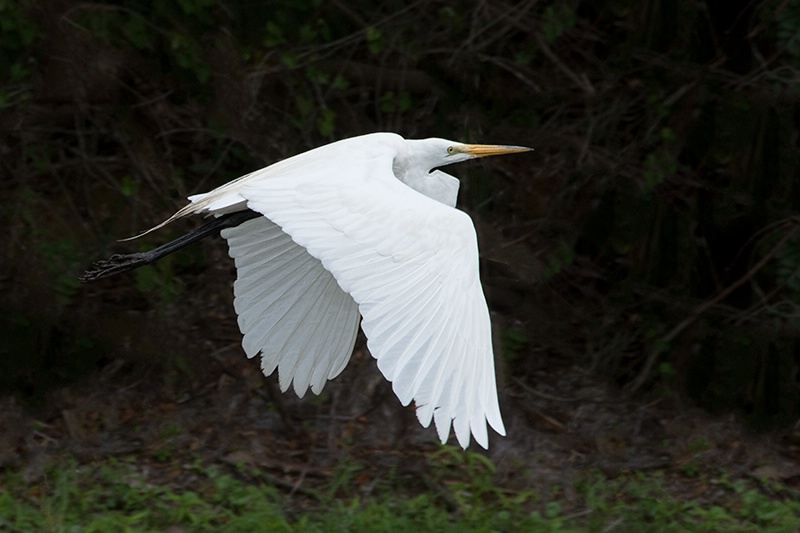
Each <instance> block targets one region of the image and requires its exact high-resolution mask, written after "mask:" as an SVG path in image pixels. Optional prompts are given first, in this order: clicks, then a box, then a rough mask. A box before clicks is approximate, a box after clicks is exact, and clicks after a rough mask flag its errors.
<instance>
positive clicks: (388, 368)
mask: <svg viewBox="0 0 800 533" xmlns="http://www.w3.org/2000/svg"><path fill="white" fill-rule="evenodd" d="M306 155H308V154H306ZM322 155H324V156H325V157H319V158H313V159H311V158H309V159H308V160H306V161H304V162H303V164H302V165H295V166H289V167H284V168H283V169H282V171H281V172H274V171H273V172H270V173H269V174H267V175H264V176H263V179H260V176H259V175H258V172H256V173H254V174H253V175H251V176H248V179H247V180H246V181H245V182H242V183H241V184H240V186H239V187H237V194H238V195H239V196H240V197H242V198H244V199H245V200H246V201H247V205H248V207H249V208H250V209H253V210H255V211H258V212H260V213H263V214H264V215H265V216H266V217H268V218H269V219H271V220H272V221H274V222H275V223H276V224H277V225H278V226H280V227H281V228H282V229H283V231H285V232H286V233H288V234H289V235H291V237H292V239H293V240H294V241H295V242H296V243H298V244H300V245H301V246H303V247H304V248H305V249H306V250H308V253H309V254H310V255H311V256H313V257H315V258H317V259H319V260H320V261H321V262H322V265H324V267H325V269H327V270H328V271H329V272H331V273H332V274H333V276H334V277H335V278H336V281H337V282H338V284H339V286H340V287H341V288H342V289H343V290H344V291H345V292H347V293H348V294H349V295H350V296H352V298H353V299H354V300H355V301H356V302H357V303H358V307H359V310H360V312H361V315H362V316H363V322H362V327H363V329H364V332H365V333H366V335H367V338H368V346H369V349H370V352H371V353H372V355H373V356H374V357H375V358H376V359H377V360H378V368H379V369H380V370H381V372H382V373H383V375H384V376H385V377H386V378H387V379H388V380H389V381H391V382H392V384H393V389H394V391H395V393H396V394H397V396H398V397H399V398H400V400H401V401H402V403H403V404H404V405H406V404H408V403H409V402H410V401H411V400H414V401H415V402H416V405H417V416H418V417H419V420H420V421H421V422H422V424H423V425H424V426H426V427H427V426H428V425H429V424H430V421H431V419H433V420H434V421H435V423H436V428H437V430H438V434H439V437H440V438H441V440H442V441H443V442H444V441H446V440H447V437H448V435H449V433H450V425H451V423H452V424H453V426H454V428H455V432H456V437H457V438H458V442H459V443H460V444H461V446H462V447H466V446H467V445H468V444H469V438H470V432H471V433H472V434H473V435H474V436H475V439H476V441H477V442H478V443H479V444H480V445H481V446H483V447H487V446H488V436H487V431H486V421H487V420H488V421H489V424H490V425H491V426H492V427H493V428H494V429H495V430H496V431H497V432H498V433H500V434H505V429H504V427H503V422H502V419H501V417H500V409H499V406H498V401H497V389H496V384H495V378H494V361H493V356H492V343H491V326H490V321H489V313H488V309H487V307H486V302H485V299H484V296H483V291H482V288H481V285H480V279H479V276H478V249H477V241H476V236H475V229H474V227H473V225H472V221H471V220H470V218H469V217H468V216H467V215H466V214H465V213H463V212H461V211H458V210H455V209H453V208H450V207H447V206H444V205H442V204H441V203H439V202H436V201H434V200H432V199H430V198H427V197H425V196H423V195H421V194H419V193H417V192H416V191H413V190H412V189H410V188H409V187H407V186H405V185H404V184H402V183H401V182H400V181H398V180H397V179H396V178H395V176H394V175H393V173H392V161H393V153H391V150H387V149H377V148H375V149H373V150H359V149H354V150H338V151H337V152H336V153H333V154H322ZM208 200H209V201H210V200H213V199H212V198H208ZM203 201H205V200H203ZM233 231H235V230H233ZM233 231H232V232H233ZM242 231H243V232H244V231H246V230H245V229H243V230H242ZM237 266H238V265H237ZM255 285H257V283H255V284H254V286H255ZM254 290H257V288H255V287H254ZM248 296H249V295H248ZM252 305H255V303H254V304H252ZM237 310H238V308H237ZM252 314H253V316H254V317H258V315H259V313H258V312H257V311H253V312H252ZM297 333H298V334H299V335H301V336H302V334H303V331H302V330H298V332H297ZM256 334H258V333H256ZM279 364H280V363H279ZM298 374H299V372H297V371H296V372H295V374H294V379H295V380H297V379H298Z"/></svg>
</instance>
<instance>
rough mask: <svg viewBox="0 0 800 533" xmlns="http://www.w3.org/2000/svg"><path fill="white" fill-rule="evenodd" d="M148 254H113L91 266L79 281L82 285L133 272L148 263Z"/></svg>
mask: <svg viewBox="0 0 800 533" xmlns="http://www.w3.org/2000/svg"><path fill="white" fill-rule="evenodd" d="M149 255H150V254H148V253H142V252H136V253H133V254H114V255H112V256H111V257H109V258H108V259H106V260H105V261H98V262H97V263H95V264H93V265H92V268H91V269H89V270H87V271H86V273H85V274H84V275H83V276H81V277H80V278H78V279H80V280H81V281H82V282H83V283H86V282H87V281H94V280H97V279H101V278H106V277H108V276H113V275H114V274H119V273H121V272H127V271H128V270H133V269H134V268H138V267H140V266H142V265H146V264H148V263H150V262H151V261H150V257H149Z"/></svg>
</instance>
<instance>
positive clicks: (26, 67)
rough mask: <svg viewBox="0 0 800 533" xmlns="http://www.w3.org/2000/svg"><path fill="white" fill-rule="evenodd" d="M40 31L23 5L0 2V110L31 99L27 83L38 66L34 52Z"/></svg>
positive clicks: (12, 2)
mask: <svg viewBox="0 0 800 533" xmlns="http://www.w3.org/2000/svg"><path fill="white" fill-rule="evenodd" d="M39 31H40V30H39V28H38V26H37V25H36V23H34V22H33V20H32V18H31V17H30V16H29V14H28V13H26V12H25V9H24V5H21V3H20V2H17V1H15V0H0V80H2V82H0V109H3V108H6V107H11V106H16V105H19V104H21V103H23V102H25V101H27V100H28V98H30V95H31V92H30V88H29V86H28V85H27V83H26V82H28V81H29V80H30V77H31V75H32V74H33V72H34V71H35V69H36V67H37V64H38V61H37V59H36V57H34V55H33V54H32V53H31V50H32V49H33V47H34V42H35V41H36V39H37V38H38V37H39Z"/></svg>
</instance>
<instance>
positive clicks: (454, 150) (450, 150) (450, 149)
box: [447, 146, 456, 155]
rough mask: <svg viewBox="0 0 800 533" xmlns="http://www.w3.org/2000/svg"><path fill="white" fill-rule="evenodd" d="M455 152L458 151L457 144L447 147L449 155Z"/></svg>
mask: <svg viewBox="0 0 800 533" xmlns="http://www.w3.org/2000/svg"><path fill="white" fill-rule="evenodd" d="M454 153H456V147H455V146H448V147H447V155H453V154H454Z"/></svg>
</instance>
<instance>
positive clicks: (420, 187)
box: [395, 170, 461, 207]
mask: <svg viewBox="0 0 800 533" xmlns="http://www.w3.org/2000/svg"><path fill="white" fill-rule="evenodd" d="M395 176H397V177H398V179H399V180H400V181H402V182H403V183H405V184H406V185H408V186H409V187H411V188H412V189H414V190H415V191H417V192H419V193H422V194H424V195H425V196H427V197H428V198H432V199H434V200H436V201H437V202H441V203H443V204H445V205H449V206H450V207H455V206H456V199H457V198H458V187H459V185H461V183H460V182H459V181H458V179H457V178H454V177H453V176H451V175H449V174H446V173H444V172H442V171H441V170H434V171H432V172H422V173H420V172H416V173H411V172H406V173H405V174H402V175H398V174H397V173H395Z"/></svg>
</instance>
